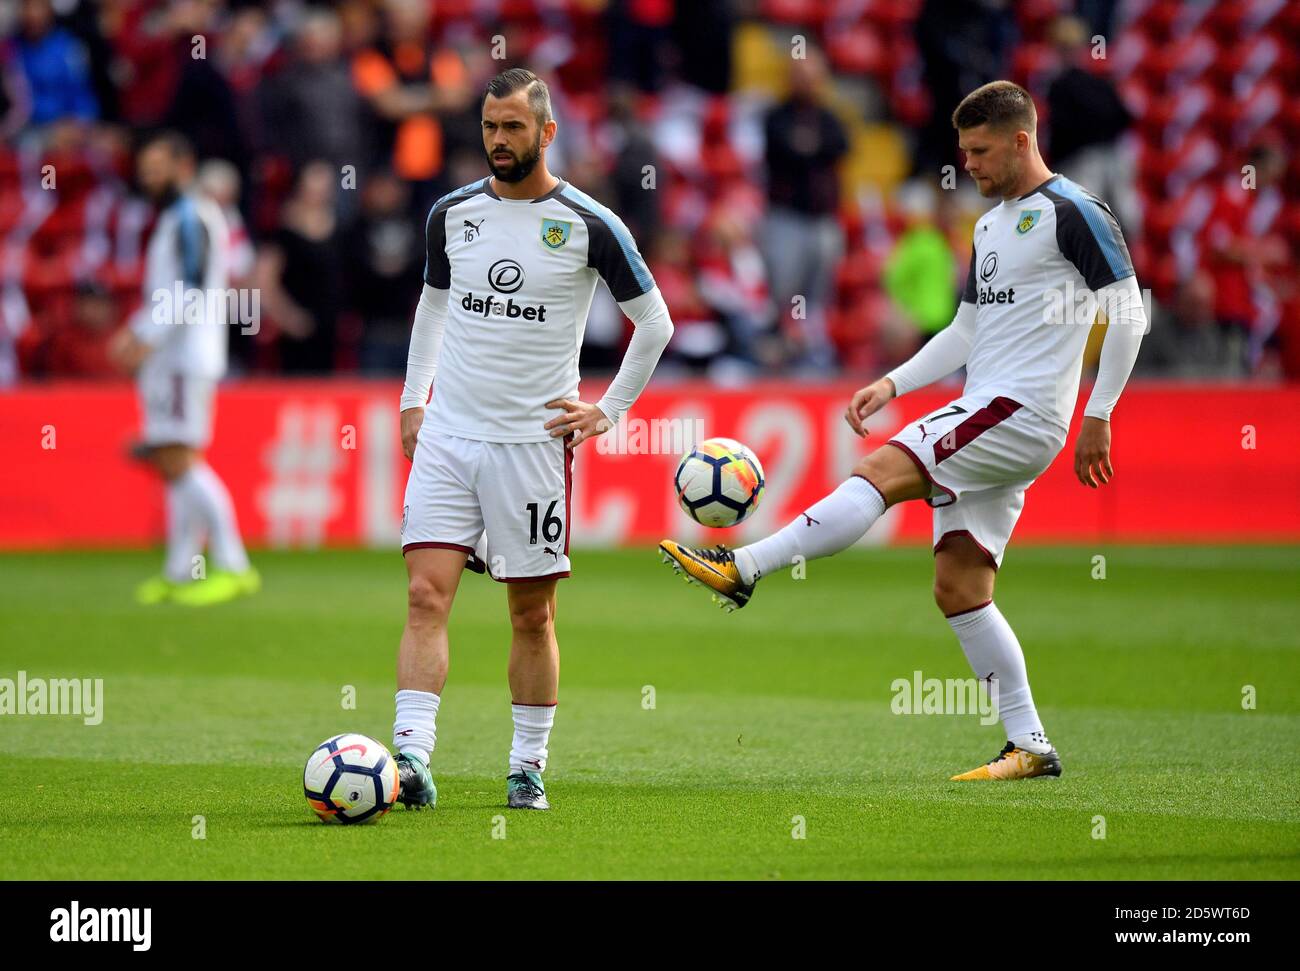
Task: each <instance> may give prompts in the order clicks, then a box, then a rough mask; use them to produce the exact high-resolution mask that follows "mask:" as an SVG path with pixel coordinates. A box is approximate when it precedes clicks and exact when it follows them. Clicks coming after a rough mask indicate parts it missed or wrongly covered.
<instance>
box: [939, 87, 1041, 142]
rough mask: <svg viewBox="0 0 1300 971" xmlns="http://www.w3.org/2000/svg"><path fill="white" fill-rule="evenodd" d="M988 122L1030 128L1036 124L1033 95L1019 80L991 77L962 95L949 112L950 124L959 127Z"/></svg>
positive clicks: (975, 126)
mask: <svg viewBox="0 0 1300 971" xmlns="http://www.w3.org/2000/svg"><path fill="white" fill-rule="evenodd" d="M980 125H989V126H990V127H992V128H1008V127H1012V126H1014V127H1015V128H1016V129H1017V130H1022V131H1027V132H1032V131H1034V130H1035V129H1036V128H1037V127H1038V112H1037V111H1035V110H1034V99H1033V98H1031V97H1030V96H1029V92H1028V91H1026V90H1025V89H1024V88H1022V87H1021V86H1020V85H1018V84H1012V83H1011V82H1010V81H990V82H989V83H988V84H985V85H983V86H982V87H978V88H976V89H975V90H974V91H972V92H971V93H970V94H968V95H966V97H964V98H962V99H961V104H959V105H958V106H957V110H956V111H954V112H953V113H952V127H953V128H956V129H958V130H961V129H964V128H978V127H979V126H980Z"/></svg>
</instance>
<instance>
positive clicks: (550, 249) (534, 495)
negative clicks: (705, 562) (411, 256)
mask: <svg viewBox="0 0 1300 971" xmlns="http://www.w3.org/2000/svg"><path fill="white" fill-rule="evenodd" d="M555 134H556V123H555V121H554V119H553V118H552V115H551V101H550V94H549V92H548V90H547V86H546V84H545V83H544V82H542V81H541V80H539V79H538V78H537V76H536V75H534V74H533V73H532V72H530V71H525V70H522V69H513V70H509V71H505V72H504V73H502V74H499V75H497V76H496V77H495V78H493V79H492V80H491V81H490V82H488V85H487V90H486V92H485V94H484V98H483V105H482V137H483V149H484V152H485V154H486V156H487V163H488V167H489V168H490V170H491V172H492V175H491V177H489V178H484V179H480V180H479V181H477V182H473V183H471V184H469V185H467V186H463V187H462V188H460V189H457V190H455V191H454V192H451V193H449V194H448V195H446V196H444V197H443V198H442V199H440V200H438V202H437V203H435V204H434V206H433V209H432V210H431V211H430V212H429V218H428V222H427V224H426V230H425V232H426V243H427V261H426V264H425V279H424V282H425V286H424V291H423V294H422V295H421V297H420V303H419V306H418V308H417V309H416V313H415V323H414V326H413V328H412V331H411V344H410V351H409V356H408V364H407V373H406V386H405V388H404V389H403V393H402V400H401V426H402V446H403V449H404V451H405V452H406V456H407V458H411V459H413V464H412V466H411V474H410V478H409V479H408V481H407V484H406V498H405V506H404V508H403V512H402V553H403V554H404V555H405V558H406V569H407V574H408V577H409V597H408V611H407V621H406V629H405V630H404V631H403V633H402V640H401V646H400V648H399V653H398V661H397V687H398V691H397V699H396V701H397V718H396V720H395V722H394V725H393V742H394V745H395V747H396V748H397V750H398V752H399V754H398V756H397V763H398V770H399V773H400V776H401V787H402V789H401V795H400V797H399V798H400V800H401V802H402V803H403V804H405V805H406V806H408V807H411V806H414V807H417V808H418V807H421V806H426V805H433V804H434V803H435V802H436V800H437V790H436V788H435V787H434V784H433V778H432V775H431V774H430V772H429V767H428V763H429V758H430V756H431V755H432V752H433V747H434V740H435V724H434V723H435V718H436V717H437V713H438V706H439V704H440V702H441V695H442V690H443V686H444V684H445V683H446V680H447V662H448V643H447V620H448V616H449V615H450V613H451V605H452V601H453V599H454V598H455V595H456V587H457V585H458V584H459V583H460V577H461V573H462V572H463V571H464V569H465V566H466V564H467V563H469V564H470V565H471V568H473V569H476V572H483V570H484V568H485V567H486V569H487V570H488V571H489V572H490V574H491V576H492V578H493V579H495V580H498V581H501V582H503V583H506V584H508V586H507V589H506V595H507V601H508V605H509V612H510V624H511V628H512V631H513V634H512V637H511V642H510V664H509V681H510V694H511V698H512V702H513V703H512V714H513V718H514V741H513V744H512V745H511V748H510V765H509V775H508V777H507V782H506V793H507V804H508V805H509V806H511V807H513V808H520V809H548V808H550V807H549V802H548V800H547V798H546V792H545V788H544V786H543V784H542V771H543V770H544V769H545V768H546V757H547V745H548V742H549V737H550V732H551V726H552V724H553V722H554V717H555V705H556V700H557V696H558V691H559V677H560V655H559V646H558V644H557V643H556V639H555V593H556V581H557V580H559V579H560V578H562V577H567V576H568V575H569V525H570V523H569V499H570V489H571V481H572V470H571V463H572V459H573V452H572V450H573V448H574V447H575V446H576V445H578V443H580V442H583V441H586V440H587V439H589V438H593V437H595V436H597V435H600V434H603V433H604V432H606V431H608V430H609V429H610V428H612V427H613V426H614V425H615V424H616V423H617V422H618V421H619V420H620V419H621V418H622V417H623V415H624V414H625V413H626V412H627V410H628V408H630V407H631V405H632V403H633V402H634V401H635V400H636V398H637V396H638V395H640V393H641V391H642V389H644V388H645V385H646V382H647V381H649V380H650V375H651V373H652V372H653V371H654V368H655V365H656V364H657V363H658V361H659V356H660V354H661V353H662V352H663V349H664V347H665V346H667V344H668V340H669V338H670V337H672V333H673V325H672V321H671V320H670V319H669V316H668V308H667V306H666V305H665V304H664V300H663V297H662V296H660V293H659V288H658V287H657V286H655V282H654V279H653V278H652V277H651V275H650V271H649V269H648V268H647V267H646V264H645V261H644V260H643V259H642V258H641V254H640V253H639V252H638V251H637V247H636V243H635V241H634V240H633V239H632V236H631V234H630V233H628V231H627V227H626V226H624V225H623V222H622V220H620V219H619V218H618V217H617V216H616V215H614V213H612V212H611V211H610V210H608V209H606V208H605V207H604V206H602V205H600V203H598V202H596V201H595V200H594V199H592V198H591V197H590V196H588V195H586V194H584V193H583V192H581V191H579V190H578V189H575V188H574V187H573V186H571V185H569V184H568V183H566V182H565V181H563V180H562V179H558V178H556V177H555V176H554V175H552V174H551V173H550V172H549V171H548V169H547V165H546V150H547V147H548V146H550V144H551V143H552V142H553V141H554V139H555ZM600 280H604V281H605V283H606V285H607V286H608V287H609V290H610V293H611V294H612V295H613V297H614V299H615V300H616V301H618V303H619V306H620V307H621V308H622V310H623V312H624V313H625V314H627V316H628V317H629V318H630V319H631V320H632V321H633V323H634V324H635V325H636V329H635V333H634V335H633V337H632V341H631V343H630V345H629V346H628V349H627V352H626V354H625V355H624V357H623V362H622V365H621V367H620V368H619V371H618V373H617V374H616V375H615V376H614V380H613V381H612V382H611V383H610V385H609V388H608V390H607V391H606V392H605V395H604V397H602V398H601V399H600V401H599V402H597V403H596V404H590V403H587V402H584V401H580V400H578V353H579V349H580V347H581V346H582V335H583V329H584V327H585V326H586V321H587V311H588V309H589V308H590V306H591V299H592V295H593V294H594V292H595V289H596V285H597V283H598V282H599V281H600ZM435 371H436V374H437V380H436V381H435V380H434V376H435ZM431 385H432V387H433V397H432V400H429V388H430V386H431ZM426 401H428V406H427V408H426V406H425V403H426ZM557 411H558V412H559V414H558V415H557V414H556V412H557ZM481 540H482V545H481V546H480V548H479V549H478V550H477V552H476V549H475V547H476V544H480V541H481ZM484 560H485V561H486V562H484Z"/></svg>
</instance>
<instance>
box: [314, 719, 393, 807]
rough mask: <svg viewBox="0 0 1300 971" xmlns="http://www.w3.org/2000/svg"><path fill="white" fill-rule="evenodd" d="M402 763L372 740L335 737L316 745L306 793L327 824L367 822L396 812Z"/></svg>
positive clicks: (347, 735)
mask: <svg viewBox="0 0 1300 971" xmlns="http://www.w3.org/2000/svg"><path fill="white" fill-rule="evenodd" d="M398 785H399V782H398V778H397V763H396V762H395V761H393V757H392V756H391V755H389V754H388V749H387V748H385V747H384V745H383V744H382V743H381V742H377V741H375V740H374V739H373V738H370V737H369V736H368V735H353V734H350V733H349V734H346V735H335V736H334V737H333V738H329V739H326V740H325V741H323V742H321V743H320V744H319V745H317V746H316V750H315V751H314V752H312V753H311V755H310V757H308V759H307V767H306V768H305V769H303V772H302V791H303V794H304V795H306V797H307V803H308V805H310V806H311V808H312V811H313V812H314V813H316V815H317V816H319V817H320V818H321V820H322V821H323V822H326V823H365V822H369V821H370V820H372V819H378V818H379V817H380V816H382V815H383V814H384V813H386V812H388V810H390V809H392V808H393V803H395V802H396V801H397V790H398Z"/></svg>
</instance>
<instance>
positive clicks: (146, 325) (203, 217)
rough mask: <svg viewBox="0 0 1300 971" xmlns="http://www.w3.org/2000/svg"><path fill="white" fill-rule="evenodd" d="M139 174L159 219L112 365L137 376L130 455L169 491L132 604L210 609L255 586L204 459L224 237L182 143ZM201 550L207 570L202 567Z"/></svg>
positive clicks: (139, 162)
mask: <svg viewBox="0 0 1300 971" xmlns="http://www.w3.org/2000/svg"><path fill="white" fill-rule="evenodd" d="M136 169H137V177H138V179H139V182H140V187H141V188H142V189H143V190H144V192H145V193H146V194H147V195H148V196H149V197H150V198H152V199H153V201H154V202H155V203H156V204H157V205H158V206H159V208H160V210H161V212H160V214H159V216H158V222H157V225H156V227H155V228H154V231H153V235H152V237H151V238H150V240H149V247H148V250H147V252H146V256H145V275H144V303H143V304H142V305H141V307H140V309H139V311H137V312H136V314H135V316H134V317H133V318H132V320H131V322H130V324H129V325H128V326H127V327H125V328H123V329H122V330H121V331H119V332H118V333H117V334H116V335H115V338H114V341H113V343H112V345H111V354H112V356H113V358H114V360H115V361H116V363H117V364H118V365H119V366H120V367H122V368H123V369H124V370H126V371H130V372H134V373H135V375H136V386H137V389H138V391H139V395H140V408H141V411H142V412H143V415H144V428H143V433H142V435H141V442H140V445H139V446H138V447H137V454H138V455H139V456H140V457H141V458H143V459H144V460H145V461H147V462H148V463H149V464H150V465H152V466H153V467H154V468H155V469H156V470H157V472H158V474H159V475H160V476H162V478H163V481H164V482H166V485H167V552H166V558H165V560H164V562H163V571H162V573H161V574H160V575H158V576H156V577H152V578H150V579H148V580H146V581H145V582H144V583H142V584H141V585H140V586H139V587H138V588H137V590H136V599H137V600H138V601H139V602H140V603H142V604H158V603H162V602H164V601H172V602H174V603H180V604H186V605H188V606H207V605H210V604H216V603H221V602H223V601H226V600H232V599H234V598H236V597H239V596H241V595H243V594H248V593H254V592H256V591H257V590H258V589H259V588H260V586H261V579H260V577H259V576H258V573H257V571H256V570H254V569H253V568H252V566H250V564H249V562H248V554H247V553H246V552H245V550H244V543H243V540H242V539H241V538H240V535H239V526H238V524H237V523H236V521H235V509H234V505H233V504H232V503H231V500H230V493H229V492H228V491H227V490H226V486H225V484H224V483H223V482H222V481H221V479H220V478H218V476H217V474H216V473H215V472H214V471H212V468H211V467H210V466H209V465H208V464H207V463H206V462H205V461H204V460H203V454H202V453H203V449H204V448H205V447H206V446H207V444H208V442H209V441H210V440H211V437H212V418H213V397H214V394H215V391H216V385H217V381H218V379H220V378H221V376H222V375H223V374H224V373H225V370H226V340H227V331H226V310H227V307H228V304H227V302H226V282H227V280H226V278H227V266H226V263H227V255H228V245H227V229H226V223H225V220H224V219H223V217H222V215H221V209H220V207H219V206H218V205H217V204H216V203H214V202H213V201H212V200H210V199H208V198H206V197H205V196H203V195H202V194H201V193H200V192H199V191H198V189H197V185H196V182H195V159H194V151H193V149H192V148H191V146H190V144H189V143H188V142H187V141H186V140H185V138H184V137H183V136H181V135H178V134H175V133H171V132H164V133H161V134H158V135H155V136H153V137H152V138H150V139H149V140H148V141H146V142H145V144H144V145H143V147H142V148H141V149H140V152H139V155H138V157H137V159H136ZM178 298H179V299H178ZM218 298H219V299H218ZM205 539H206V542H207V544H208V546H209V547H210V550H211V559H212V563H211V566H210V567H209V565H208V564H207V563H206V562H204V561H203V560H202V559H201V558H200V554H201V553H202V552H203V549H204V544H205Z"/></svg>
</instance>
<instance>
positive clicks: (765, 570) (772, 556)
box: [659, 379, 930, 611]
mask: <svg viewBox="0 0 1300 971" xmlns="http://www.w3.org/2000/svg"><path fill="white" fill-rule="evenodd" d="M884 381H885V384H884V385H882V386H881V388H880V389H879V391H878V393H879V395H880V400H879V404H877V405H876V406H875V408H872V411H874V410H876V408H878V407H880V406H881V405H883V404H884V402H885V401H887V400H888V398H889V397H892V394H893V392H892V387H890V386H887V385H888V379H884ZM877 384H881V382H877ZM872 387H873V388H874V387H875V385H873V386H872ZM859 394H861V392H860V393H859ZM856 400H857V399H856V398H855V402H856ZM850 407H854V406H850ZM868 414H870V412H868ZM929 493H930V489H929V485H928V483H927V482H926V481H925V479H924V478H923V477H922V476H921V473H920V472H919V471H918V470H917V468H916V466H915V464H913V462H912V461H911V460H910V459H908V457H907V455H906V454H905V453H903V452H901V451H899V450H898V449H896V448H879V449H877V450H876V451H874V452H872V453H871V454H870V455H867V456H865V457H864V458H863V459H862V460H861V461H860V462H859V463H858V464H857V466H856V467H855V468H854V469H853V475H851V476H850V477H849V478H848V479H846V480H845V481H844V482H842V483H840V486H839V488H838V489H836V490H835V491H834V492H832V493H831V494H830V495H828V496H826V497H825V498H824V499H822V500H821V501H820V502H817V503H815V504H814V505H812V506H810V507H809V508H808V509H806V510H805V511H803V512H801V513H800V514H799V515H798V516H796V517H795V518H794V519H793V520H792V521H791V522H790V523H789V525H787V526H786V527H785V528H783V529H781V530H778V531H777V532H775V533H773V534H772V535H771V536H768V537H767V538H766V539H761V540H759V541H758V542H756V543H751V544H749V545H748V546H742V547H740V548H739V549H737V550H734V551H733V550H728V549H727V548H726V547H725V546H721V545H720V546H718V547H716V548H715V549H708V548H705V547H692V546H686V545H684V544H682V543H677V542H675V541H673V540H668V539H666V540H664V541H663V542H662V543H660V544H659V552H660V556H661V557H662V558H663V560H664V562H665V563H668V564H669V565H670V566H671V567H672V568H673V570H674V571H675V572H677V573H678V574H680V575H681V576H683V577H685V578H686V579H687V580H689V581H691V582H692V583H696V584H698V585H700V586H703V587H705V588H707V589H709V590H711V591H712V592H713V601H714V603H716V604H718V606H720V607H722V608H723V609H724V610H727V611H731V610H736V609H738V608H740V607H743V606H745V604H747V603H749V601H750V598H751V597H752V596H753V594H754V586H755V585H756V584H757V583H758V581H759V580H760V579H761V578H762V577H764V576H767V575H768V574H770V573H775V572H777V571H778V570H783V569H789V568H790V567H792V566H794V565H795V564H796V563H800V562H806V561H808V560H815V559H818V558H820V557H823V556H832V555H834V554H835V553H838V552H840V551H841V550H845V549H848V548H849V547H850V546H852V545H853V544H854V543H856V542H857V541H858V540H859V539H861V538H862V536H863V535H864V534H865V533H866V532H867V530H868V529H870V528H871V527H872V525H873V524H874V523H875V522H876V520H877V519H879V518H880V517H881V515H882V514H883V513H884V511H885V510H886V509H887V508H889V507H890V506H892V505H893V504H894V503H896V502H902V501H905V500H908V499H921V498H924V497H925V496H927V495H929Z"/></svg>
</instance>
